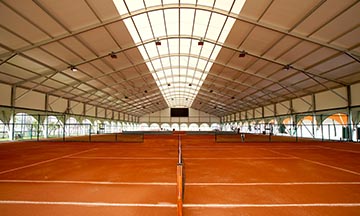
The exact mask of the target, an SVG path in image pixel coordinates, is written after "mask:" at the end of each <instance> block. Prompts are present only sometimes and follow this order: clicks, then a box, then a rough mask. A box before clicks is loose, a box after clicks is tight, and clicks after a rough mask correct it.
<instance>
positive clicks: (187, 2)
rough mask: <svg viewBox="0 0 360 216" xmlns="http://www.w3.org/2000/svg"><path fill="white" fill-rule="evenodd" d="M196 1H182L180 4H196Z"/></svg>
mask: <svg viewBox="0 0 360 216" xmlns="http://www.w3.org/2000/svg"><path fill="white" fill-rule="evenodd" d="M195 3H196V1H194V0H180V4H195Z"/></svg>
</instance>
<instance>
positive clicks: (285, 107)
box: [276, 101, 290, 115]
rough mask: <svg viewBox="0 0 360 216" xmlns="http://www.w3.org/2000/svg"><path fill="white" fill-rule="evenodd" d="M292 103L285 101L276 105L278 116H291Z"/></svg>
mask: <svg viewBox="0 0 360 216" xmlns="http://www.w3.org/2000/svg"><path fill="white" fill-rule="evenodd" d="M289 109H290V101H283V102H280V103H277V104H276V112H277V115H286V114H290V111H289Z"/></svg>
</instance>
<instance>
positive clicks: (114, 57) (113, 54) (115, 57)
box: [109, 52, 117, 59]
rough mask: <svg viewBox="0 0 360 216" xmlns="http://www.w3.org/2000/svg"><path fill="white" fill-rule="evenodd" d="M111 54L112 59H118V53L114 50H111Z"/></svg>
mask: <svg viewBox="0 0 360 216" xmlns="http://www.w3.org/2000/svg"><path fill="white" fill-rule="evenodd" d="M109 55H110V57H111V58H112V59H117V55H116V54H115V53H114V52H111V53H110V54H109Z"/></svg>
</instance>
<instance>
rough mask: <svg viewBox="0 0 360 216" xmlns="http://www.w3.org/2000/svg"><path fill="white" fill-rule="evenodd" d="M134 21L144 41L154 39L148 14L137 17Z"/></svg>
mask: <svg viewBox="0 0 360 216" xmlns="http://www.w3.org/2000/svg"><path fill="white" fill-rule="evenodd" d="M133 19H134V22H135V25H136V27H137V30H138V31H139V34H140V36H141V39H142V40H143V41H146V40H149V39H153V38H154V36H153V34H152V31H151V27H150V23H149V20H148V18H147V16H146V14H141V15H137V16H135V17H134V18H133Z"/></svg>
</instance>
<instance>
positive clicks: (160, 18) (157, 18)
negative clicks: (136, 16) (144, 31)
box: [149, 11, 166, 38]
mask: <svg viewBox="0 0 360 216" xmlns="http://www.w3.org/2000/svg"><path fill="white" fill-rule="evenodd" d="M149 19H150V22H151V27H152V28H153V31H154V35H155V38H158V37H164V36H166V31H165V26H164V23H165V22H164V15H163V12H162V11H153V12H150V13H149Z"/></svg>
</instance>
